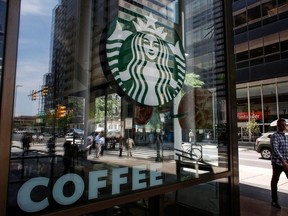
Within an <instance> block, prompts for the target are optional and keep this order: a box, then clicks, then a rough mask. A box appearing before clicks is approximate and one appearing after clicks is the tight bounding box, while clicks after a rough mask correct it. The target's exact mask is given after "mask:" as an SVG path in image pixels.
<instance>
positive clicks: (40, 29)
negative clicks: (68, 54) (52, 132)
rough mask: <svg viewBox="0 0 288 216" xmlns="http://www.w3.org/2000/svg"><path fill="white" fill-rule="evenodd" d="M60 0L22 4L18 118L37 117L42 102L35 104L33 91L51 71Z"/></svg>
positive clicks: (17, 83) (31, 1)
mask: <svg viewBox="0 0 288 216" xmlns="http://www.w3.org/2000/svg"><path fill="white" fill-rule="evenodd" d="M57 3H58V0H41V1H39V0H23V1H21V12H20V29H19V42H18V59H17V76H16V85H18V86H19V87H17V90H16V94H17V95H16V97H17V98H16V99H15V101H16V105H15V111H14V113H15V115H16V116H19V115H35V114H37V113H38V104H39V101H38V100H36V101H32V100H31V97H29V96H28V95H29V94H31V92H32V90H39V89H40V88H41V85H43V75H44V74H46V73H48V72H49V55H50V38H51V29H52V13H53V9H54V7H55V6H56V4H57Z"/></svg>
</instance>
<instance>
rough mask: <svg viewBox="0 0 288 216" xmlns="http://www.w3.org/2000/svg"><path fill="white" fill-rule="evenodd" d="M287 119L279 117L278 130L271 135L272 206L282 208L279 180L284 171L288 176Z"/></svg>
mask: <svg viewBox="0 0 288 216" xmlns="http://www.w3.org/2000/svg"><path fill="white" fill-rule="evenodd" d="M285 130H286V121H285V119H278V121H277V131H276V132H275V133H274V134H273V135H272V137H271V141H270V142H271V147H272V156H271V163H272V170H273V174H272V179H271V196H272V206H274V207H276V208H279V209H280V208H281V206H280V205H279V203H278V186H277V185H278V181H279V177H280V175H281V173H282V172H284V173H285V174H286V177H287V178H288V162H287V160H288V137H287V136H285Z"/></svg>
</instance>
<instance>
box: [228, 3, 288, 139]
mask: <svg viewBox="0 0 288 216" xmlns="http://www.w3.org/2000/svg"><path fill="white" fill-rule="evenodd" d="M233 17H234V43H235V54H236V74H237V78H236V80H237V116H238V129H239V139H240V140H244V139H249V136H248V135H247V131H246V130H245V127H246V125H247V122H249V121H251V120H252V119H254V120H256V122H257V124H258V126H259V129H260V131H259V132H268V131H274V130H276V128H275V127H271V126H270V123H271V122H272V121H274V120H276V119H278V118H288V116H287V108H288V107H287V100H286V98H287V94H288V91H287V90H286V87H285V86H287V75H288V71H287V70H285V68H287V65H288V60H287V52H288V46H287V44H288V40H287V39H288V26H287V19H288V2H287V1H282V0H277V1H276V0H273V1H246V0H239V1H234V3H233ZM257 135H258V134H257Z"/></svg>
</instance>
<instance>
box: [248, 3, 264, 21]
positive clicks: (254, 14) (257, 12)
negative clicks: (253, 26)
mask: <svg viewBox="0 0 288 216" xmlns="http://www.w3.org/2000/svg"><path fill="white" fill-rule="evenodd" d="M247 14H248V15H247V16H248V18H247V20H248V22H250V21H253V20H256V19H259V18H261V8H260V5H258V6H256V7H253V8H251V9H248V11H247Z"/></svg>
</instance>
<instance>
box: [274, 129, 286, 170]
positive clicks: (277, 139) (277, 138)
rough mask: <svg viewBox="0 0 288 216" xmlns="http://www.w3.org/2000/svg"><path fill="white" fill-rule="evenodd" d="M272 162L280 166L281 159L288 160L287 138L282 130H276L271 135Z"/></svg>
mask: <svg viewBox="0 0 288 216" xmlns="http://www.w3.org/2000/svg"><path fill="white" fill-rule="evenodd" d="M270 142H271V148H272V157H271V162H272V164H278V165H280V166H282V159H284V160H288V138H287V136H286V135H285V133H284V132H281V131H277V132H275V133H274V134H273V135H272V136H271V140H270Z"/></svg>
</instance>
